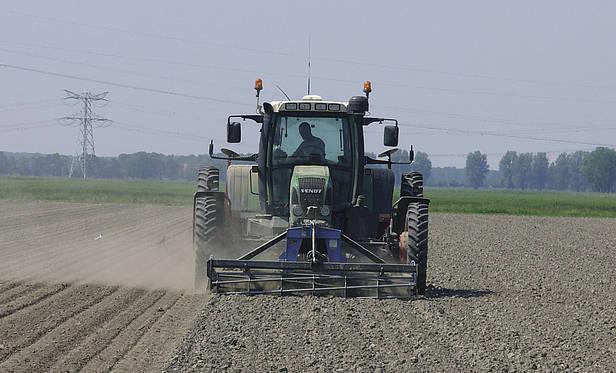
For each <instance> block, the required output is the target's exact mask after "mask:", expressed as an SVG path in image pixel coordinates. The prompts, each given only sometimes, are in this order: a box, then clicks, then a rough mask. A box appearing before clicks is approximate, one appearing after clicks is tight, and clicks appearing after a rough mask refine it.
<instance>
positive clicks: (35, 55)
mask: <svg viewBox="0 0 616 373" xmlns="http://www.w3.org/2000/svg"><path fill="white" fill-rule="evenodd" d="M0 51H4V52H8V53H14V54H19V55H23V56H30V57H35V58H42V59H45V60H50V61H56V62H61V63H66V64H70V65H77V66H85V67H92V68H95V69H101V70H107V71H115V72H119V73H122V74H128V75H137V76H145V77H148V78H154V79H161V80H169V81H174V82H183V83H191V84H200V85H207V86H211V87H217V88H222V89H229V86H228V85H222V84H212V83H210V82H206V81H200V80H195V79H182V78H173V77H169V76H164V75H156V74H148V73H144V72H141V71H133V70H124V69H118V68H115V67H109V66H102V65H95V64H89V63H84V62H76V61H70V60H65V59H62V58H56V57H50V56H44V55H41V54H35V53H29V52H21V51H15V50H11V49H5V48H0Z"/></svg>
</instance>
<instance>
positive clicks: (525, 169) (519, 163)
mask: <svg viewBox="0 0 616 373" xmlns="http://www.w3.org/2000/svg"><path fill="white" fill-rule="evenodd" d="M532 164H533V153H522V154H520V155H519V156H518V157H517V159H516V162H515V164H514V165H513V182H514V184H515V186H516V187H518V188H520V189H522V190H524V189H526V188H527V187H528V182H529V179H530V173H531V168H532Z"/></svg>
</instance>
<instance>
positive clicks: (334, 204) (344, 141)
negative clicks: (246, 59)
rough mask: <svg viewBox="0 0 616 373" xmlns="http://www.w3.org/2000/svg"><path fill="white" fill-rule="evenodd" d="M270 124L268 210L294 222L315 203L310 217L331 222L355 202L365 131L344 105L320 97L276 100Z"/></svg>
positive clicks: (267, 151)
mask: <svg viewBox="0 0 616 373" xmlns="http://www.w3.org/2000/svg"><path fill="white" fill-rule="evenodd" d="M269 126H270V128H269V131H268V134H267V136H265V137H264V138H262V141H264V142H265V143H266V144H265V146H264V147H263V149H264V150H265V152H264V154H263V158H264V161H265V162H264V163H265V167H266V168H267V169H268V170H269V172H268V174H267V175H266V183H265V184H266V189H267V190H266V196H267V198H266V199H265V201H264V202H265V204H266V206H267V207H268V210H270V211H271V212H272V213H274V214H276V215H279V216H286V217H289V219H290V221H291V223H293V222H296V221H297V220H298V218H301V217H304V216H306V214H307V213H308V211H307V209H308V207H311V206H308V205H310V204H312V205H314V207H316V209H314V211H311V214H313V215H315V216H317V217H319V218H322V219H325V220H328V221H330V220H331V214H332V213H337V212H339V211H341V210H344V208H345V207H346V206H348V205H350V204H351V202H352V199H353V195H354V192H355V190H354V187H355V186H356V183H354V182H352V180H355V179H357V173H358V172H357V170H358V169H359V162H360V159H359V150H358V144H359V139H360V136H361V128H358V125H357V123H356V121H355V118H354V117H353V115H350V114H348V113H347V110H346V105H345V104H343V103H339V102H331V101H323V100H322V99H321V98H320V97H319V96H305V97H304V99H303V100H301V101H283V102H273V103H272V116H271V121H270V123H269Z"/></svg>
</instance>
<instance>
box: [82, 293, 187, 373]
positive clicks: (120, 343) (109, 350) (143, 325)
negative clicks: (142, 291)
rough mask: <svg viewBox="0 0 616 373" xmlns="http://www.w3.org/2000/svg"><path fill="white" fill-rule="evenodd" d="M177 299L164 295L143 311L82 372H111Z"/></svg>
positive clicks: (172, 294) (169, 294)
mask: <svg viewBox="0 0 616 373" xmlns="http://www.w3.org/2000/svg"><path fill="white" fill-rule="evenodd" d="M179 298H180V295H179V294H176V293H172V292H169V293H166V294H165V295H164V296H163V297H162V298H161V299H159V300H158V301H157V302H156V303H155V304H154V305H153V306H151V307H149V308H148V309H147V310H144V312H143V313H142V314H141V315H140V316H139V317H137V318H136V319H135V320H133V322H131V323H130V324H129V325H128V326H127V327H126V328H124V330H122V332H121V333H119V334H118V335H117V336H116V337H115V338H114V340H113V341H112V343H111V344H109V345H108V346H107V347H106V348H105V349H104V350H103V351H102V352H101V353H99V354H98V355H97V356H96V357H95V358H94V359H92V360H90V361H89V362H88V364H86V365H85V366H84V367H83V370H84V371H87V372H101V371H106V372H108V371H111V370H112V369H113V368H114V366H115V365H116V364H117V363H118V362H119V361H121V360H122V359H124V357H125V356H126V355H127V354H128V352H129V351H131V349H132V348H134V347H135V345H137V343H139V341H140V340H141V338H143V336H144V335H145V334H146V333H147V332H148V330H150V328H152V326H153V325H154V324H155V323H156V321H158V320H159V319H160V318H161V316H162V315H163V313H165V312H167V310H169V309H170V308H172V307H173V306H174V305H175V303H176V302H177V301H178V299H179ZM129 371H130V370H129Z"/></svg>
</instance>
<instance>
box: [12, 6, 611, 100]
mask: <svg viewBox="0 0 616 373" xmlns="http://www.w3.org/2000/svg"><path fill="white" fill-rule="evenodd" d="M0 12H3V13H9V14H14V15H19V16H21V17H29V18H35V19H41V20H46V21H51V22H57V23H65V24H71V25H75V26H79V27H86V28H93V29H101V30H106V31H113V32H119V33H125V34H130V35H138V36H146V37H150V38H155V39H167V40H172V41H181V42H185V43H190V44H198V45H210V46H216V47H219V48H226V49H234V50H240V51H246V52H250V53H261V54H271V55H276V56H284V57H292V58H296V59H301V60H305V59H306V56H305V55H301V54H294V53H288V52H281V51H279V50H267V49H263V48H251V47H242V46H236V45H229V44H223V43H216V42H211V41H203V40H195V39H188V38H182V37H177V36H170V35H165V34H156V33H150V32H144V31H135V30H128V29H123V28H119V27H109V26H102V25H92V24H85V23H81V22H75V21H69V20H64V19H59V18H53V17H44V16H39V15H33V14H28V13H24V12H18V11H14V10H0ZM312 59H314V60H320V61H328V62H335V63H342V64H345V65H349V64H350V65H356V66H369V67H377V68H381V69H389V70H402V71H414V72H421V73H429V74H437V75H447V76H460V77H466V78H476V79H489V80H505V81H517V82H522V83H530V84H544V85H560V86H572V87H585V88H601V89H613V88H612V87H606V86H597V85H591V84H584V83H572V82H557V81H548V80H537V79H517V78H511V77H499V76H495V75H485V74H471V73H460V72H448V71H440V70H432V69H424V68H416V67H407V66H394V65H386V64H377V63H370V62H362V61H361V60H359V59H339V58H331V57H312Z"/></svg>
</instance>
